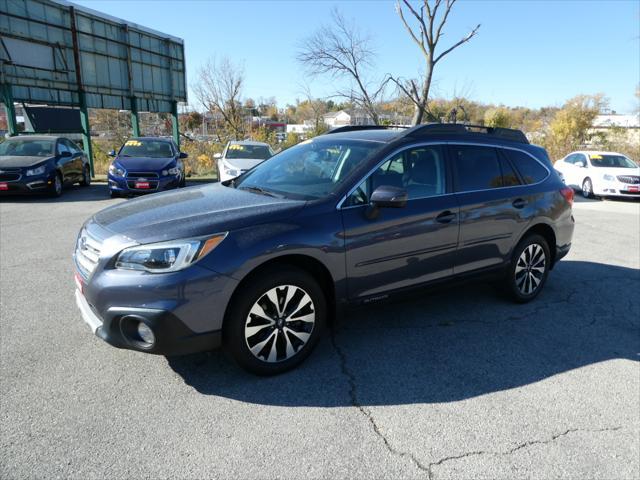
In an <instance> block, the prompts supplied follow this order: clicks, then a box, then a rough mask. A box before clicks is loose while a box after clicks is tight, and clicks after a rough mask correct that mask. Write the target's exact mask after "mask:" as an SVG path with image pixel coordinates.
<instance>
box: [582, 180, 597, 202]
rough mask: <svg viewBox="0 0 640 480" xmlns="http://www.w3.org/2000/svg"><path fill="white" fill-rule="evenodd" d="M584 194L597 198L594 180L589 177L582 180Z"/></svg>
mask: <svg viewBox="0 0 640 480" xmlns="http://www.w3.org/2000/svg"><path fill="white" fill-rule="evenodd" d="M582 196H583V197H584V198H595V196H594V195H593V182H592V181H591V179H590V178H589V177H587V178H585V179H584V181H583V182H582Z"/></svg>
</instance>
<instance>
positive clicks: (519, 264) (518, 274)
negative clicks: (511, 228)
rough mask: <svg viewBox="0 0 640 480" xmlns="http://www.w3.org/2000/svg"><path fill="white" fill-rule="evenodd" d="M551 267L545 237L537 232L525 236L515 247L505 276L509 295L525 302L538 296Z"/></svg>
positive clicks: (520, 301) (517, 300)
mask: <svg viewBox="0 0 640 480" xmlns="http://www.w3.org/2000/svg"><path fill="white" fill-rule="evenodd" d="M550 268H551V253H550V250H549V245H548V243H547V241H546V239H545V238H544V237H543V236H541V235H537V234H533V235H528V236H526V237H525V238H524V239H523V240H522V241H521V242H520V243H519V244H518V246H517V247H516V248H515V250H514V252H513V257H512V260H511V264H510V265H509V270H508V272H507V277H506V287H507V290H508V291H509V293H510V294H511V297H512V298H513V299H514V300H515V301H516V302H519V303H526V302H529V301H531V300H533V299H534V298H536V297H537V296H538V294H539V293H540V291H541V290H542V287H544V284H545V282H546V281H547V276H548V275H549V269H550Z"/></svg>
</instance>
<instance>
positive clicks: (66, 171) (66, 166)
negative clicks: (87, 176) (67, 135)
mask: <svg viewBox="0 0 640 480" xmlns="http://www.w3.org/2000/svg"><path fill="white" fill-rule="evenodd" d="M67 154H68V155H67ZM65 155H66V156H65ZM56 156H57V159H56V161H57V163H58V166H59V167H60V170H61V171H62V181H63V182H70V181H73V180H74V173H73V157H72V156H73V153H72V152H71V150H70V149H69V147H68V146H67V144H66V143H65V141H64V139H63V138H59V139H58V142H57V145H56Z"/></svg>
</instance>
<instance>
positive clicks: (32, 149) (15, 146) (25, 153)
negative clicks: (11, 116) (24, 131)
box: [0, 138, 54, 157]
mask: <svg viewBox="0 0 640 480" xmlns="http://www.w3.org/2000/svg"><path fill="white" fill-rule="evenodd" d="M53 146H54V142H53V141H52V140H31V139H28V138H20V139H15V140H5V141H4V142H2V143H0V156H16V157H46V156H48V155H53Z"/></svg>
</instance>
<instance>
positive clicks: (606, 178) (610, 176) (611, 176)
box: [602, 173, 616, 182]
mask: <svg viewBox="0 0 640 480" xmlns="http://www.w3.org/2000/svg"><path fill="white" fill-rule="evenodd" d="M602 178H604V179H605V180H606V181H607V182H613V181H614V180H615V179H616V177H614V176H613V175H608V174H606V173H605V174H604V175H603V177H602Z"/></svg>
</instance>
